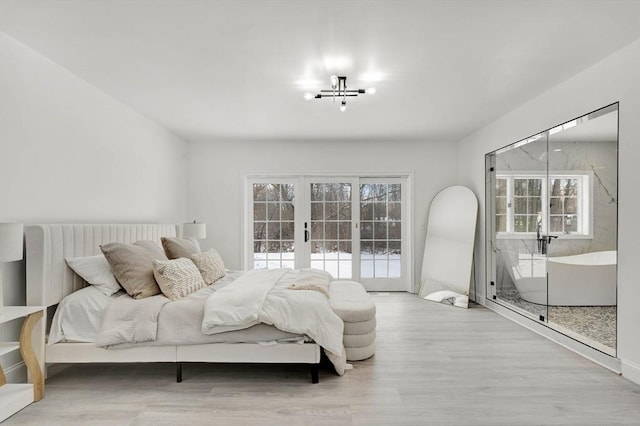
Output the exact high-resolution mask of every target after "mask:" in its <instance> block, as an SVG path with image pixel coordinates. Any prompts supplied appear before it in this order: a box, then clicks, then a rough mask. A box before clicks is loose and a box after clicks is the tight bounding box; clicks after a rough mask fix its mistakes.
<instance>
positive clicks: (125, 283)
mask: <svg viewBox="0 0 640 426" xmlns="http://www.w3.org/2000/svg"><path fill="white" fill-rule="evenodd" d="M100 249H101V250H102V253H103V254H104V257H106V258H107V262H109V266H111V271H113V275H114V276H115V277H116V280H118V283H120V285H121V286H122V288H124V289H125V291H126V292H127V293H128V294H129V296H131V297H133V298H134V299H143V298H145V297H150V296H155V295H156V294H160V287H158V284H157V283H156V280H155V278H154V277H153V261H154V260H155V259H164V260H166V259H167V257H166V256H165V255H164V252H163V251H162V248H160V246H159V245H157V244H156V243H154V242H153V241H136V242H135V243H133V244H125V243H109V244H103V245H101V246H100Z"/></svg>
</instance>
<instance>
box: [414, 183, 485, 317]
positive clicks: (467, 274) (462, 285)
mask: <svg viewBox="0 0 640 426" xmlns="http://www.w3.org/2000/svg"><path fill="white" fill-rule="evenodd" d="M477 215H478V200H477V199H476V196H475V195H474V194H473V192H471V190H470V189H469V188H466V187H464V186H450V187H448V188H445V189H443V190H442V191H440V192H439V193H438V194H437V195H436V196H435V197H434V199H433V201H432V202H431V206H430V207H429V218H428V222H427V237H426V241H425V248H424V259H423V261H422V274H421V280H420V292H419V296H420V297H422V298H424V299H427V300H431V301H434V302H441V303H447V304H450V305H454V306H458V307H461V308H467V307H468V305H469V286H470V283H471V268H472V262H473V247H474V241H475V233H476V221H477Z"/></svg>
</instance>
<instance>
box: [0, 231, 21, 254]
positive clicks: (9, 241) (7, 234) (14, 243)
mask: <svg viewBox="0 0 640 426" xmlns="http://www.w3.org/2000/svg"><path fill="white" fill-rule="evenodd" d="M23 241H24V237H23V225H22V224H21V223H0V262H12V261H14V260H20V259H22V244H23Z"/></svg>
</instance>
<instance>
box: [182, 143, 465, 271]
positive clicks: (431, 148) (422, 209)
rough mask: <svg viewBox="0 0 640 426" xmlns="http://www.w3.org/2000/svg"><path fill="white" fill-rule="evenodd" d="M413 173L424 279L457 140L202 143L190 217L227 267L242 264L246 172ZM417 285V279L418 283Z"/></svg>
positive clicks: (195, 153) (196, 150) (194, 167)
mask: <svg viewBox="0 0 640 426" xmlns="http://www.w3.org/2000/svg"><path fill="white" fill-rule="evenodd" d="M274 172H277V173H283V174H287V173H295V174H304V173H340V172H342V173H345V172H347V173H349V172H351V173H360V172H362V173H365V174H367V173H368V174H373V175H375V174H384V173H385V172H387V173H398V172H406V173H413V178H414V181H413V192H414V198H413V203H414V204H413V209H414V212H413V213H414V214H415V216H414V217H415V222H414V233H413V238H414V239H413V253H414V259H415V261H414V265H413V267H414V276H415V277H417V278H416V279H417V280H419V276H420V268H421V267H422V254H423V252H424V238H425V235H426V223H427V210H428V207H429V203H430V202H431V200H432V199H433V197H434V196H435V194H436V193H437V192H438V191H440V190H441V189H442V188H444V187H446V186H449V185H454V184H455V182H456V180H457V176H458V150H457V144H456V143H447V142H400V141H393V142H339V141H322V142H318V141H313V142H311V141H305V142H302V141H301V142H273V141H269V142H262V141H241V142H200V143H190V144H189V155H188V176H189V177H188V186H189V189H188V215H189V218H193V219H197V220H199V221H204V222H206V223H207V240H204V241H202V242H201V245H202V246H203V248H209V247H214V248H216V249H217V250H218V251H219V252H220V254H221V256H222V258H223V259H224V261H225V264H226V265H227V267H229V268H232V269H234V268H240V266H241V259H242V253H241V250H242V248H241V247H242V245H241V244H242V242H241V240H240V235H241V232H242V226H243V223H242V212H243V207H242V203H243V200H242V197H243V192H242V191H243V188H242V183H243V182H242V179H243V175H244V174H247V173H274ZM414 281H415V280H414Z"/></svg>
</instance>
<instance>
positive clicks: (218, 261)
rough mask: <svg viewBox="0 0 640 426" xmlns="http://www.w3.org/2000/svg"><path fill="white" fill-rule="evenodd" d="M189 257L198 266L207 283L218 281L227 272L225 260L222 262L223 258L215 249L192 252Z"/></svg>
mask: <svg viewBox="0 0 640 426" xmlns="http://www.w3.org/2000/svg"><path fill="white" fill-rule="evenodd" d="M189 259H191V260H192V261H193V263H194V264H195V265H196V266H197V267H198V270H199V271H200V274H202V278H203V279H204V282H205V283H206V284H207V285H211V284H213V283H214V282H216V281H218V280H219V279H220V278H222V277H224V275H225V273H226V269H225V267H224V262H222V258H221V257H220V255H219V254H218V252H217V251H215V250H214V249H211V250H207V251H206V252H204V253H195V254H192V255H191V256H189Z"/></svg>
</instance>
